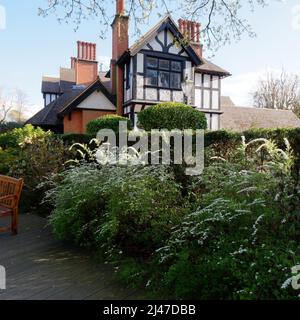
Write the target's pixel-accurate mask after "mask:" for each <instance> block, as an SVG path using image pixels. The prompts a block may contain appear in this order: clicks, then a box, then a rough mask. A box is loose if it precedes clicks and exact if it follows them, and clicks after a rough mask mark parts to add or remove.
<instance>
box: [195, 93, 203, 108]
mask: <svg viewBox="0 0 300 320" xmlns="http://www.w3.org/2000/svg"><path fill="white" fill-rule="evenodd" d="M195 105H196V107H197V108H202V90H201V89H195Z"/></svg>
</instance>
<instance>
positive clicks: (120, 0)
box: [116, 0, 125, 15]
mask: <svg viewBox="0 0 300 320" xmlns="http://www.w3.org/2000/svg"><path fill="white" fill-rule="evenodd" d="M116 5H117V10H116V13H117V15H123V14H124V12H125V0H116Z"/></svg>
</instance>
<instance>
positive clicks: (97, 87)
mask: <svg viewBox="0 0 300 320" xmlns="http://www.w3.org/2000/svg"><path fill="white" fill-rule="evenodd" d="M95 91H101V92H102V93H103V94H104V96H105V97H106V98H107V99H108V100H109V101H110V102H111V103H112V104H113V105H115V104H116V101H115V97H114V96H113V95H111V94H110V93H109V92H108V90H107V89H106V87H105V86H104V85H103V84H102V82H101V80H100V79H99V77H98V78H97V79H96V80H95V81H94V82H93V83H92V84H91V85H90V86H88V87H87V88H86V89H85V90H83V91H82V92H81V93H80V94H79V95H77V96H75V98H74V99H73V100H71V101H69V102H68V103H67V104H65V105H64V107H63V108H62V109H61V110H60V111H59V116H61V117H63V116H65V115H66V114H69V113H70V112H71V111H73V109H74V108H76V107H77V106H78V105H79V104H80V103H81V102H82V101H84V100H85V99H86V98H87V97H88V96H89V95H91V94H92V93H93V92H95Z"/></svg>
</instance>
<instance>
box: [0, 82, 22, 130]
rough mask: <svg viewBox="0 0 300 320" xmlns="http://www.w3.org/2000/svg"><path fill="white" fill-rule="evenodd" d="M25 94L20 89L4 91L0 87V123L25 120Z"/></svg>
mask: <svg viewBox="0 0 300 320" xmlns="http://www.w3.org/2000/svg"><path fill="white" fill-rule="evenodd" d="M26 102H27V95H26V94H25V93H24V92H23V91H22V90H21V89H18V88H17V89H15V90H13V91H7V90H6V91H5V90H4V89H3V88H0V124H2V123H4V122H6V121H8V120H10V121H11V120H13V121H15V122H18V123H22V122H24V120H25V117H26V116H25V113H26V110H27V107H26Z"/></svg>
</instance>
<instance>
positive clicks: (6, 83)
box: [0, 0, 300, 112]
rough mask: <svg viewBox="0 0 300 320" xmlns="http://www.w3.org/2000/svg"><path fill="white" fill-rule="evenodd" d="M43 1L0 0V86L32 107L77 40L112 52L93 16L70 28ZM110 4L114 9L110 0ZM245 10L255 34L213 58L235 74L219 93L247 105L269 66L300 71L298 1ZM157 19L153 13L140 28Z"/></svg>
mask: <svg viewBox="0 0 300 320" xmlns="http://www.w3.org/2000/svg"><path fill="white" fill-rule="evenodd" d="M173 1H174V0H173ZM44 4H45V0H32V1H19V0H0V46H1V50H0V87H4V88H6V89H13V88H15V87H19V88H20V89H22V90H23V91H24V92H26V94H27V95H28V104H29V105H30V108H31V109H32V112H34V111H36V110H37V109H39V108H40V107H41V106H42V96H41V93H40V86H41V78H42V75H53V76H55V75H57V74H58V71H59V67H60V66H62V67H69V63H70V62H69V58H70V56H72V55H75V54H76V41H77V40H83V41H91V42H96V43H97V51H98V52H97V55H98V59H99V60H100V61H102V62H104V64H107V61H108V60H109V57H110V55H111V34H110V32H108V36H107V38H106V39H105V40H101V39H100V38H99V36H98V32H97V28H99V25H98V23H97V21H96V20H90V21H86V22H85V23H84V24H82V26H81V27H80V29H79V30H78V31H77V32H74V30H73V29H74V28H73V26H72V25H67V24H59V23H58V22H57V20H56V18H55V17H54V16H50V17H47V18H42V17H39V16H38V14H37V12H38V7H39V6H43V5H44ZM108 6H110V9H111V10H112V11H113V10H114V6H115V5H114V1H112V2H109V4H108ZM3 8H4V10H5V13H6V14H5V16H6V19H5V20H6V23H5V28H3V27H4V26H3V25H4V23H3V11H4V10H3ZM1 12H2V14H1ZM243 14H244V16H246V17H247V19H248V20H249V22H250V24H251V25H252V26H253V29H254V31H255V32H256V33H257V37H256V38H254V39H252V38H248V37H247V36H244V37H243V39H242V40H241V41H240V42H238V43H234V44H230V45H227V46H225V47H223V48H221V49H220V50H219V51H218V52H217V53H216V54H215V57H214V58H213V59H212V61H213V62H214V63H216V64H218V65H220V66H221V67H223V68H225V69H227V70H228V71H230V72H231V73H232V75H233V76H232V77H230V78H228V79H226V80H225V81H224V83H223V92H222V94H223V95H230V96H231V97H232V98H233V100H234V101H235V102H236V103H237V104H240V105H250V104H251V99H250V97H249V92H250V91H251V90H253V89H254V87H255V83H256V81H257V80H258V79H259V78H260V77H261V76H262V75H263V74H264V72H266V71H267V70H274V71H278V70H280V69H281V68H285V69H286V70H287V71H289V72H293V73H298V74H300V59H299V52H300V0H286V1H278V0H270V6H269V7H267V8H258V9H257V10H256V11H255V12H254V13H251V12H248V11H246V10H244V12H243ZM1 16H2V21H1ZM174 18H175V19H177V18H179V17H178V16H175V17H174ZM157 20H158V17H157V16H156V15H153V17H152V19H151V22H150V23H149V25H145V26H143V30H144V31H147V29H149V28H150V27H151V26H152V25H153V24H154V23H156V21H157ZM109 31H110V30H109Z"/></svg>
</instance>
